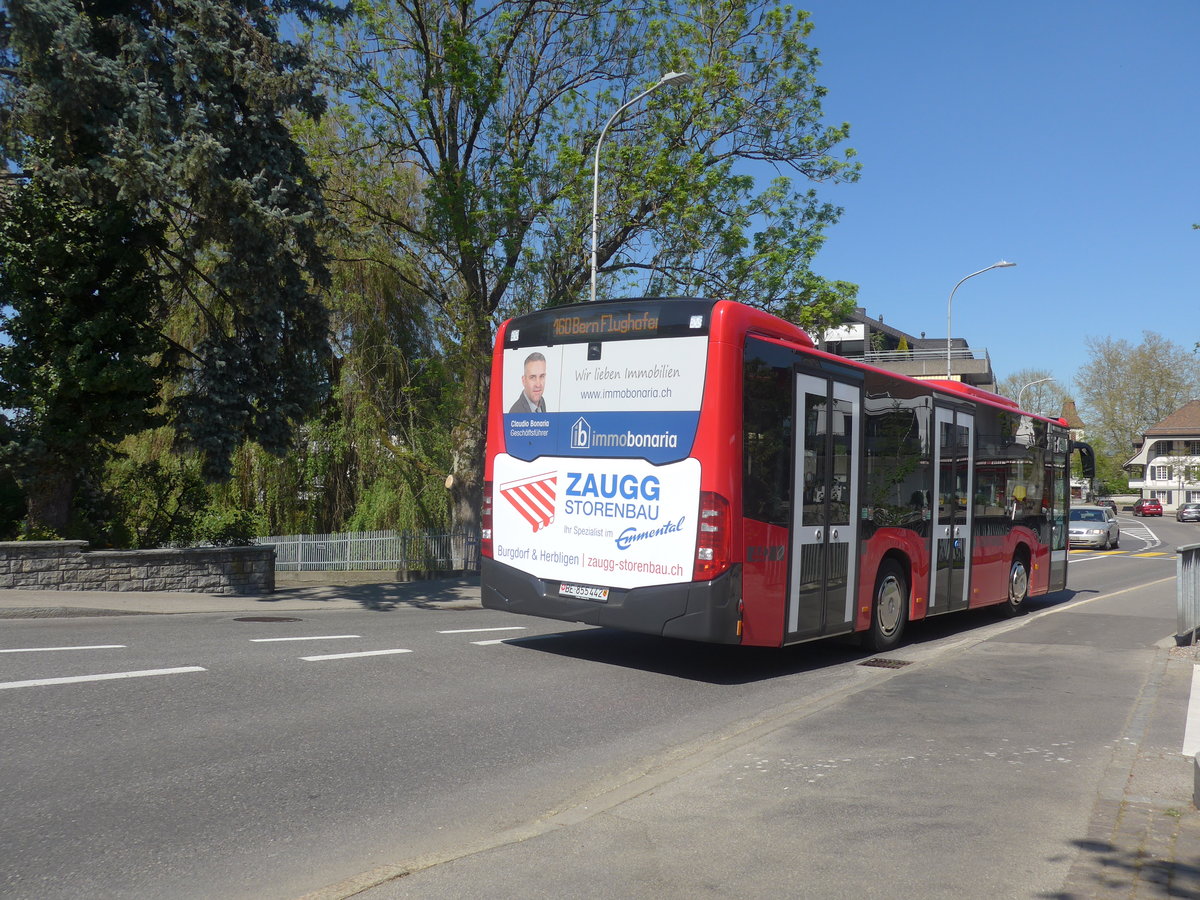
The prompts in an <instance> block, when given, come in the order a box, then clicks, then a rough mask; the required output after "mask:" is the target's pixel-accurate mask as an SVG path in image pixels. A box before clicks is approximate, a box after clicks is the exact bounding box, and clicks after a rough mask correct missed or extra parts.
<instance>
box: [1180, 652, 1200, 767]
mask: <svg viewBox="0 0 1200 900" xmlns="http://www.w3.org/2000/svg"><path fill="white" fill-rule="evenodd" d="M1198 752H1200V666H1195V667H1193V668H1192V693H1191V696H1190V697H1189V698H1188V709H1187V725H1185V726H1184V729H1183V755H1184V756H1195V755H1196V754H1197V753H1198Z"/></svg>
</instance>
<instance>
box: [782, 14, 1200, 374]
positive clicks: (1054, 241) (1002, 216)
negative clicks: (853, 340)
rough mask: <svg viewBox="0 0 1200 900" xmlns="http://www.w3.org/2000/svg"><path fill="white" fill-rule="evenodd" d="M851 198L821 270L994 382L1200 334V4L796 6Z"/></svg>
mask: <svg viewBox="0 0 1200 900" xmlns="http://www.w3.org/2000/svg"><path fill="white" fill-rule="evenodd" d="M797 5H798V6H800V7H801V8H804V9H808V10H809V11H810V13H811V17H812V22H813V24H814V26H815V28H814V31H813V33H812V35H811V38H810V40H811V42H812V43H813V45H815V46H816V47H818V48H819V50H820V54H821V60H822V70H821V76H820V79H819V80H820V82H821V83H822V84H823V85H825V86H826V87H827V88H828V90H829V94H828V96H827V97H826V99H825V101H824V106H825V112H826V116H827V118H828V120H830V121H831V122H832V121H836V122H842V121H847V122H849V123H850V124H851V129H852V130H851V140H850V142H849V143H850V145H851V146H853V147H854V148H855V149H856V150H857V151H858V153H859V157H858V158H859V160H860V161H861V162H862V164H863V173H862V178H861V180H860V181H859V182H858V183H857V184H853V185H844V186H834V187H828V186H826V187H821V188H819V190H820V192H821V194H822V195H823V196H824V197H826V198H828V199H831V200H832V201H833V202H835V203H837V204H838V205H840V206H842V207H843V208H844V210H845V211H844V213H843V216H842V219H841V221H840V222H839V223H838V224H837V225H836V226H834V227H833V228H831V229H830V230H829V231H828V232H827V242H826V245H825V248H824V249H823V250H822V251H821V254H820V256H819V257H818V259H817V263H816V265H815V267H814V268H815V270H816V271H817V272H818V273H819V274H821V275H824V276H826V277H829V278H842V279H845V280H848V281H852V282H855V283H857V284H858V285H859V286H860V293H859V305H860V306H863V307H865V308H866V310H867V312H868V314H870V315H872V316H878V315H880V314H882V315H883V317H884V321H885V322H887V323H888V324H890V325H894V326H895V327H897V328H900V329H902V330H904V331H907V332H909V333H911V334H917V335H919V334H920V333H921V332H922V331H924V332H926V336H927V337H944V336H945V334H946V302H947V298H948V296H949V294H950V291H951V289H952V288H953V287H954V284H955V282H957V281H958V280H959V279H960V278H962V277H963V276H965V275H968V274H970V273H971V272H974V271H976V270H978V269H982V268H984V267H985V266H988V265H991V264H992V263H994V262H996V261H997V260H1000V259H1008V260H1012V261H1014V262H1016V263H1017V266H1016V267H1015V268H1011V269H997V270H994V271H991V272H986V273H984V274H982V275H979V276H978V277H975V278H972V279H970V280H969V281H967V282H966V283H965V284H963V285H962V287H960V288H959V289H958V291H957V293H956V294H955V295H954V302H953V331H954V335H955V336H956V337H963V338H966V340H967V341H968V342H969V343H970V345H971V346H972V348H974V349H977V350H979V349H986V350H987V351H988V352H989V354H990V355H991V359H992V366H993V368H994V370H995V372H996V375H997V378H1000V379H1002V378H1005V377H1007V376H1009V375H1011V374H1013V373H1014V372H1016V371H1017V370H1020V369H1030V368H1038V369H1045V370H1047V371H1049V372H1050V373H1051V374H1053V375H1054V376H1055V378H1056V380H1057V381H1058V382H1059V383H1060V384H1061V385H1063V386H1064V387H1067V388H1070V387H1073V385H1072V382H1073V380H1074V377H1075V375H1076V373H1077V371H1078V370H1079V369H1080V367H1081V366H1083V365H1084V364H1085V363H1087V362H1088V361H1089V360H1090V354H1089V352H1088V350H1087V348H1086V346H1085V339H1086V338H1087V337H1089V336H1093V337H1109V336H1111V337H1118V338H1125V339H1127V340H1129V341H1130V342H1131V343H1134V344H1137V343H1139V342H1140V341H1141V337H1142V332H1143V331H1146V330H1149V331H1155V332H1157V333H1159V334H1162V335H1164V336H1166V337H1168V338H1170V339H1171V340H1173V341H1175V342H1176V343H1178V344H1180V345H1182V346H1184V347H1187V348H1191V347H1192V346H1193V345H1194V344H1195V343H1196V342H1197V341H1200V311H1198V309H1197V306H1198V304H1197V300H1198V299H1200V290H1198V283H1197V282H1198V277H1197V260H1198V259H1200V231H1194V230H1192V227H1191V226H1192V223H1193V222H1200V164H1198V162H1197V154H1198V152H1200V103H1198V100H1200V96H1198V95H1200V90H1198V85H1200V78H1198V77H1197V76H1198V74H1200V0H1148V2H1146V3H1144V4H1136V5H1134V4H1129V3H1115V2H1111V0H1087V2H1084V0H1041V2H1030V0H1013V2H1006V3H996V2H971V0H932V2H922V0H918V2H910V3H900V2H894V0H799V2H798V3H797Z"/></svg>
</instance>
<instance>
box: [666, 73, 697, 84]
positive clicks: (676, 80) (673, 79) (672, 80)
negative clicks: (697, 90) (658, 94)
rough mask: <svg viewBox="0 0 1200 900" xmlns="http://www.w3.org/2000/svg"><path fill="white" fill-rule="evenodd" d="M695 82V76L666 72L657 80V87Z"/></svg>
mask: <svg viewBox="0 0 1200 900" xmlns="http://www.w3.org/2000/svg"><path fill="white" fill-rule="evenodd" d="M695 80H696V76H695V75H692V74H689V73H688V72H667V73H666V74H665V75H663V77H662V78H660V79H658V85H656V87H657V86H661V85H664V84H691V83H692V82H693V81H695Z"/></svg>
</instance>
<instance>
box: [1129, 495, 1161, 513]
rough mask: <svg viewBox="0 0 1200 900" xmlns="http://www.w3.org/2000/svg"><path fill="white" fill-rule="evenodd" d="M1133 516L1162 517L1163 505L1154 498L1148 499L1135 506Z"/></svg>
mask: <svg viewBox="0 0 1200 900" xmlns="http://www.w3.org/2000/svg"><path fill="white" fill-rule="evenodd" d="M1133 514H1134V515H1135V516H1161V515H1162V503H1160V502H1159V501H1158V500H1155V499H1154V498H1153V497H1146V498H1144V499H1142V500H1139V501H1138V502H1137V503H1135V504H1133Z"/></svg>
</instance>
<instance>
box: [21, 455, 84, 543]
mask: <svg viewBox="0 0 1200 900" xmlns="http://www.w3.org/2000/svg"><path fill="white" fill-rule="evenodd" d="M19 483H20V485H21V487H22V489H23V490H24V491H25V507H26V511H27V512H28V515H29V521H28V524H27V525H26V534H30V533H33V534H36V533H37V532H39V531H46V530H48V531H52V532H53V533H54V534H56V535H58V536H59V537H63V536H65V534H66V530H67V524H68V523H69V522H70V521H71V501H72V499H73V498H74V496H75V477H74V476H73V475H71V474H69V473H67V472H63V471H56V470H54V469H50V468H43V469H41V470H40V471H38V472H37V473H36V474H34V475H32V476H29V477H27V478H24V479H20V480H19Z"/></svg>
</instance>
